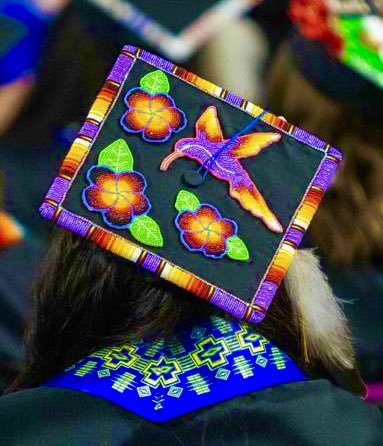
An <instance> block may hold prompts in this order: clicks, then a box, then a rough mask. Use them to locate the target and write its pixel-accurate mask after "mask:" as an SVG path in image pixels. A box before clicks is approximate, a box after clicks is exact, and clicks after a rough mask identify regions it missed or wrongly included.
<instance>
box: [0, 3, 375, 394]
mask: <svg viewBox="0 0 383 446" xmlns="http://www.w3.org/2000/svg"><path fill="white" fill-rule="evenodd" d="M120 3H124V2H123V0H119V1H116V0H114V1H112V0H111V1H110V2H107V1H101V0H88V1H86V0H73V1H71V0H0V391H2V390H4V389H5V388H6V387H7V386H8V385H9V384H10V382H11V381H12V379H13V377H14V376H15V374H16V373H17V370H18V369H19V368H20V366H21V364H22V361H23V348H22V335H23V327H24V323H25V320H26V319H27V318H28V308H29V305H30V295H31V287H32V283H33V279H34V277H35V275H36V274H37V273H38V269H39V264H40V262H41V260H42V258H43V256H44V253H45V251H46V247H47V244H48V243H49V239H50V236H51V227H50V226H49V225H48V224H47V223H46V222H45V223H44V224H42V222H41V220H40V217H39V215H38V212H37V209H38V206H39V204H40V202H41V200H42V197H43V196H44V193H45V192H46V190H47V188H48V186H49V184H50V181H51V179H52V177H53V176H54V174H55V172H56V170H57V167H58V165H59V163H60V160H61V159H62V158H63V156H64V155H65V153H66V151H67V150H68V148H69V146H70V144H71V141H72V140H73V139H74V137H75V135H76V131H77V130H78V129H79V127H80V124H81V122H82V120H83V119H84V118H85V116H86V114H87V111H88V109H89V107H90V105H91V103H92V101H93V100H94V98H95V97H96V94H97V92H98V90H99V88H100V87H101V85H102V83H103V81H104V79H105V77H106V75H107V73H108V70H109V69H110V67H111V65H112V63H113V61H114V60H115V59H116V57H117V55H118V53H119V51H120V50H121V47H122V46H123V45H124V44H127V43H129V44H133V45H137V46H140V47H143V48H145V49H148V50H149V51H153V52H157V53H158V52H160V51H161V50H159V49H158V48H153V47H152V46H151V45H150V44H148V43H147V42H146V41H144V40H142V38H141V37H140V36H139V34H138V33H135V32H134V30H132V29H130V28H129V27H127V26H124V20H123V19H124V17H120V19H121V20H115V19H113V18H112V16H113V14H108V11H105V8H108V5H109V6H110V7H117V6H116V5H118V4H120ZM132 3H136V4H137V5H141V6H142V7H143V8H146V9H148V8H149V10H150V7H151V6H150V4H152V7H153V11H154V10H155V11H156V14H158V15H159V16H160V17H161V16H164V17H165V19H166V20H171V21H172V23H173V24H174V27H175V28H176V29H177V27H180V26H181V25H182V22H184V21H185V16H187V15H188V12H187V11H188V7H190V2H187V1H180V0H178V1H173V2H171V1H166V2H162V1H161V2H148V1H143V2H138V1H137V2H132ZM171 3H173V6H174V11H173V8H172V12H171V19H169V17H170V15H169V13H167V14H165V15H164V13H163V11H161V8H164V5H167V6H168V7H169V4H171ZM192 3H193V4H195V5H194V6H195V7H196V12H195V13H196V14H197V12H198V10H199V9H201V11H203V10H204V9H207V8H208V7H210V6H212V5H214V4H215V3H217V2H215V1H203V0H200V1H194V2H192ZM249 3H250V2H249ZM254 3H255V2H254ZM259 3H261V4H260V5H258V6H256V7H254V8H253V9H250V10H249V11H248V12H247V14H246V15H245V16H244V17H243V16H242V17H238V18H237V19H234V18H232V20H231V21H228V22H227V23H226V24H225V25H224V27H221V28H219V29H217V32H215V33H214V34H213V33H210V34H211V35H210V36H209V37H210V39H209V40H206V42H201V45H200V47H199V48H198V49H196V51H194V52H192V54H190V55H185V54H184V55H183V56H184V57H183V59H184V60H182V65H183V66H185V67H186V68H187V69H189V70H191V71H194V72H196V73H197V74H198V75H200V76H201V77H204V78H207V79H209V80H211V81H212V82H214V83H216V84H218V85H222V86H223V87H224V88H226V89H228V90H232V91H234V92H235V93H237V94H239V95H241V96H243V97H245V98H247V99H249V100H252V101H253V102H255V103H257V104H258V105H260V106H262V107H265V108H270V109H271V111H272V112H273V113H275V114H278V115H281V116H284V117H285V118H286V119H287V120H288V121H289V122H292V123H294V124H296V125H298V126H300V127H302V128H304V129H305V130H308V131H310V132H312V133H314V134H315V135H318V136H319V137H321V138H323V139H325V140H326V141H328V142H330V143H332V144H334V145H335V146H338V147H340V148H341V149H342V150H343V151H344V153H345V155H346V157H345V162H344V165H343V168H342V170H341V172H340V174H339V176H338V178H337V179H336V182H335V184H334V186H333V188H332V191H331V192H330V193H329V194H328V196H327V197H326V198H325V200H324V203H323V205H322V207H321V209H320V211H319V212H318V215H317V216H316V217H315V219H314V221H313V224H312V227H311V230H310V231H309V234H308V236H307V237H306V239H305V240H304V245H305V246H315V247H318V250H319V251H320V254H321V256H322V258H323V268H324V269H325V271H326V272H327V274H328V276H329V280H330V282H331V285H332V286H333V287H334V289H335V291H336V294H337V296H338V297H339V298H340V299H343V300H344V305H345V311H346V313H347V315H348V317H349V318H350V321H351V325H352V329H353V334H354V342H355V345H356V347H357V351H358V356H359V363H360V367H361V372H362V375H363V377H364V379H365V380H366V381H367V383H369V385H370V388H371V392H370V397H371V399H374V398H376V399H379V398H382V400H383V395H380V396H379V392H381V393H382V389H383V323H382V321H383V267H382V264H383V263H382V258H383V173H382V172H383V127H382V119H381V118H382V117H383V101H382V102H380V106H379V103H378V106H375V108H374V110H373V113H370V110H367V111H366V110H364V109H363V108H360V109H358V107H353V105H354V104H352V103H351V104H350V101H349V100H348V99H350V98H352V97H354V93H355V95H357V94H359V93H360V92H359V93H358V91H356V90H355V89H357V83H355V79H354V77H353V76H349V77H348V76H347V73H346V75H345V76H344V77H343V78H342V79H343V82H342V84H339V82H337V81H336V79H337V78H336V77H335V76H332V75H331V73H330V72H328V74H327V72H326V71H324V72H322V73H320V76H319V83H321V82H322V81H323V83H324V84H325V85H326V89H325V93H324V91H323V89H322V88H318V84H317V83H316V82H315V80H314V79H313V78H311V77H310V76H308V75H307V72H306V71H305V70H302V69H300V67H301V66H302V64H300V63H299V57H297V52H298V53H299V51H303V50H304V51H305V52H307V51H310V48H308V47H304V48H301V47H300V46H299V42H298V44H297V45H295V43H296V42H295V43H294V33H296V30H294V28H295V27H294V25H293V23H292V22H291V17H292V16H293V15H294V14H298V15H299V13H301V12H302V11H305V14H306V15H307V17H308V18H309V17H310V13H312V14H313V16H315V13H318V11H319V12H320V11H321V8H322V9H323V6H324V4H325V2H324V1H304V0H301V1H294V2H292V3H293V4H294V5H295V9H291V8H290V13H289V2H288V1H282V0H269V1H265V2H259ZM351 3H352V2H351ZM354 3H358V2H354ZM359 3H364V2H359ZM373 3H374V2H373ZM375 3H376V5H377V6H376V10H375V11H374V12H375V14H376V15H377V16H378V17H379V14H382V11H383V8H382V9H381V10H379V5H380V3H379V2H378V1H377V2H375ZM375 3H374V4H375ZM105 5H106V6H105ZM194 6H193V8H194ZM381 6H383V5H381ZM299 8H301V9H299ZM302 8H303V9H302ZM120 11H122V10H120ZM310 11H311V12H310ZM161 14H162V15H161ZM166 17H167V18H166ZM307 17H306V18H307ZM165 19H164V20H165ZM380 21H381V22H382V23H383V21H382V18H381V16H380ZM177 22H178V23H177ZM182 26H183V25H182ZM313 26H314V28H315V27H316V26H317V24H316V23H315V22H314V25H313ZM379 29H380V31H379ZM379 32H381V52H380V54H381V58H382V65H383V49H382V48H383V25H381V28H379V26H378V33H377V35H378V36H379ZM378 40H379V39H378ZM292 42H293V44H292ZM299 54H300V53H299ZM313 54H314V53H313ZM162 55H164V56H165V57H169V56H168V55H167V54H162ZM188 56H189V57H188ZM306 56H307V55H306ZM313 57H314V58H315V57H316V56H315V55H313ZM328 57H331V56H328ZM313 60H314V59H313ZM175 62H179V61H178V60H175ZM313 65H315V63H314V62H313V63H312V64H311V65H310V66H311V67H312V66H313ZM319 71H320V67H319ZM382 76H383V70H382ZM366 82H367V81H366ZM368 82H369V81H368ZM376 91H378V87H377V88H376ZM382 91H383V83H382V88H381V91H380V93H379V94H380V95H381V96H382ZM345 92H346V93H345ZM379 94H378V95H377V97H378V98H379ZM364 99H366V101H365V102H367V103H368V102H369V100H370V99H369V98H364ZM375 99H376V98H375ZM372 100H373V99H372ZM351 102H352V101H351ZM362 102H363V101H362ZM375 102H376V100H375Z"/></svg>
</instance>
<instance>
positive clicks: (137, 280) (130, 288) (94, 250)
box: [10, 231, 304, 390]
mask: <svg viewBox="0 0 383 446" xmlns="http://www.w3.org/2000/svg"><path fill="white" fill-rule="evenodd" d="M213 313H220V310H218V309H216V308H214V307H213V306H212V305H210V304H208V303H206V302H204V301H202V300H200V299H198V298H196V297H195V296H193V295H191V294H189V293H187V292H185V291H183V290H182V289H180V288H178V287H175V286H172V285H170V284H169V283H167V282H164V281H162V280H160V279H157V278H155V277H153V276H152V275H150V274H149V273H145V272H144V271H142V270H141V269H140V268H139V267H137V266H136V265H135V264H133V263H131V262H128V261H125V260H123V259H121V258H118V257H116V256H114V255H113V254H111V253H108V252H106V251H103V250H101V249H100V248H98V247H97V246H95V245H93V244H92V243H90V242H88V241H86V240H83V239H81V238H79V237H78V236H76V235H74V234H71V233H69V232H66V231H61V232H60V233H59V235H58V236H57V237H56V239H55V240H54V241H53V243H52V245H51V248H50V251H49V252H48V255H47V257H46V259H45V263H44V266H43V269H42V272H41V276H40V279H39V281H38V282H37V284H36V286H35V290H34V302H33V311H32V315H31V319H30V322H29V325H28V329H27V333H26V363H25V367H24V370H23V371H22V373H21V374H20V376H19V377H18V379H17V380H16V382H15V383H14V384H13V386H12V387H11V389H10V390H19V389H23V388H29V387H35V386H38V385H40V384H41V383H43V382H44V381H46V380H47V379H48V378H50V377H51V376H53V375H54V374H55V373H57V372H59V371H61V370H64V369H65V368H67V367H68V366H70V365H72V364H73V363H75V362H76V361H78V360H79V359H81V358H82V357H85V356H87V355H88V354H90V353H91V352H93V351H95V350H97V349H99V348H101V347H105V346H109V345H116V344H121V343H123V342H126V341H129V340H132V339H135V338H142V337H143V338H156V337H158V336H170V335H171V334H172V333H173V332H174V330H176V329H177V327H178V326H179V325H180V324H185V323H192V322H193V321H194V320H197V319H200V318H203V317H207V316H208V315H211V314H213ZM222 314H223V313H222ZM298 326H299V324H298V323H297V321H296V320H295V319H294V317H293V316H292V313H291V307H290V302H289V299H288V297H287V295H286V292H285V291H284V288H283V287H282V288H281V290H280V291H279V293H278V295H277V297H276V298H275V300H274V303H273V305H272V307H271V309H270V310H269V314H268V316H267V317H266V318H265V321H264V322H263V323H262V324H260V325H259V326H258V331H259V332H260V333H262V334H264V335H265V336H267V337H268V338H269V339H270V340H272V341H274V342H275V343H277V344H278V345H279V346H280V347H281V348H282V349H283V350H284V351H285V352H286V353H287V354H289V355H290V356H291V357H292V358H293V359H295V360H296V361H297V362H298V363H299V364H302V367H304V364H303V363H302V360H301V358H303V354H302V353H301V350H300V349H301V346H300V333H299V328H298Z"/></svg>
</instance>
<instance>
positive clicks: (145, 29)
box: [90, 0, 263, 62]
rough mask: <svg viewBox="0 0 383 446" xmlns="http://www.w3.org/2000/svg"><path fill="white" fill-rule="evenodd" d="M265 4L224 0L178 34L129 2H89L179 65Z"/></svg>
mask: <svg viewBox="0 0 383 446" xmlns="http://www.w3.org/2000/svg"><path fill="white" fill-rule="evenodd" d="M262 2H263V0H221V1H219V2H217V4H216V5H214V6H212V7H211V8H209V9H208V10H207V11H206V12H205V13H204V14H202V15H201V16H200V17H198V18H197V19H196V20H195V21H194V22H193V23H192V24H190V25H189V26H188V27H187V28H185V29H184V30H183V31H182V32H181V33H179V34H176V33H172V32H171V31H170V30H168V29H167V28H166V27H164V26H163V25H161V23H159V22H157V21H156V20H155V19H153V18H152V17H150V16H149V15H148V14H146V13H144V12H142V11H141V10H140V9H139V8H137V7H136V6H134V5H133V4H132V3H131V2H129V1H124V2H121V1H120V0H117V1H115V2H111V1H110V0H90V3H92V4H95V5H96V6H98V7H99V8H101V9H102V10H103V11H104V13H105V14H107V15H108V16H110V17H111V18H113V19H114V20H116V21H117V22H119V23H121V24H122V25H124V26H126V27H127V28H129V29H130V30H131V31H133V32H134V33H136V34H138V35H139V36H140V37H141V38H142V39H144V40H145V41H146V42H147V43H149V44H150V45H151V46H152V47H153V48H156V49H157V50H159V51H161V52H162V53H163V54H165V55H166V56H167V57H170V58H172V59H174V60H176V61H178V62H182V61H185V60H186V59H187V58H188V57H190V56H191V55H192V54H193V52H194V51H195V50H196V49H197V48H198V47H199V46H200V45H202V44H203V43H204V42H205V41H206V40H207V39H208V38H209V36H210V35H212V34H213V33H214V32H215V31H216V30H217V29H219V28H222V27H223V26H224V25H225V24H226V23H227V22H229V21H231V20H233V18H235V17H240V16H241V15H243V14H245V13H246V12H247V11H249V10H250V9H251V8H253V7H255V6H257V5H259V4H260V3H262ZM111 3H112V4H111ZM113 3H115V5H113Z"/></svg>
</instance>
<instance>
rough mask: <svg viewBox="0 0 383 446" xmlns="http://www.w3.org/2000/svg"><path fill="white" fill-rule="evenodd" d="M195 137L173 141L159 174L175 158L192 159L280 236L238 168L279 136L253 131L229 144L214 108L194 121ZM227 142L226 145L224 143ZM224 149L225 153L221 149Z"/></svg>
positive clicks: (264, 205)
mask: <svg viewBox="0 0 383 446" xmlns="http://www.w3.org/2000/svg"><path fill="white" fill-rule="evenodd" d="M195 130H196V136H195V137H194V138H183V139H180V140H179V141H177V142H176V144H175V145H174V150H173V151H172V152H171V153H170V154H169V155H168V156H167V157H166V158H164V159H163V161H162V162H161V165H160V169H161V170H162V171H166V170H168V169H169V167H170V165H171V164H172V163H173V162H174V161H175V160H176V159H178V158H182V157H187V158H190V159H193V160H195V161H197V162H198V163H200V164H201V166H203V167H205V168H206V169H207V170H208V172H209V173H210V174H212V175H213V176H214V177H216V178H218V179H219V180H222V181H226V182H227V183H228V184H229V194H230V196H231V197H232V198H234V199H235V200H237V201H238V202H239V203H240V205H241V206H242V208H243V209H245V210H246V211H249V212H250V213H251V214H252V215H254V217H256V218H259V219H260V220H261V221H262V222H263V223H264V224H265V225H266V226H267V228H269V229H270V231H273V232H276V233H282V232H283V227H282V225H281V224H280V223H279V221H278V219H277V217H276V216H275V215H274V213H273V212H272V211H271V209H270V207H269V206H268V205H267V203H266V201H265V199H264V198H263V196H262V194H261V192H260V191H259V190H258V188H257V186H256V185H255V184H254V182H253V180H252V179H251V178H250V175H249V174H248V172H247V171H246V170H245V169H244V167H243V166H242V164H241V162H240V160H241V159H242V158H250V157H253V156H256V155H258V154H259V153H260V152H261V151H262V150H263V149H266V148H267V147H269V146H270V145H271V144H273V143H276V142H278V141H279V140H280V139H281V135H280V134H279V133H273V132H257V133H251V134H249V135H244V136H240V137H239V138H236V139H234V141H232V143H231V142H230V143H229V140H227V139H224V137H223V133H222V128H221V124H220V122H219V118H218V113H217V108H216V107H215V106H210V107H208V108H207V109H206V110H205V111H204V112H203V113H202V115H201V116H200V117H199V118H198V119H197V122H196V124H195ZM228 143H229V144H228ZM224 146H227V147H226V148H225V150H222V149H223V148H224Z"/></svg>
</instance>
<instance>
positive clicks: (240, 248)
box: [226, 237, 250, 262]
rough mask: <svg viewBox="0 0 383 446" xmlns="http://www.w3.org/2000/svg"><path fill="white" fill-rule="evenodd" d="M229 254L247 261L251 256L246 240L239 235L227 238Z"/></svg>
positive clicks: (231, 256) (233, 257)
mask: <svg viewBox="0 0 383 446" xmlns="http://www.w3.org/2000/svg"><path fill="white" fill-rule="evenodd" d="M226 243H227V255H228V257H230V258H231V259H233V260H240V261H242V262H246V261H247V260H249V258H250V254H249V250H248V249H247V246H246V245H245V242H244V241H243V240H242V239H241V238H239V237H230V238H228V239H227V240H226Z"/></svg>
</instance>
